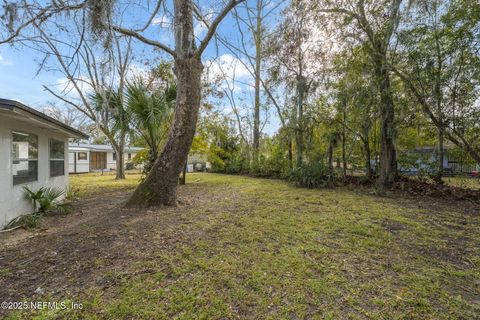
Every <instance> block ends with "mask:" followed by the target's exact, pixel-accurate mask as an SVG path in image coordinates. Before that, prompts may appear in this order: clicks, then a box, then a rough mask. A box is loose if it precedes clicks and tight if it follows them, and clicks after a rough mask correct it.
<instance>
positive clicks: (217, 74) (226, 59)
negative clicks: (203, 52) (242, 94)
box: [206, 53, 252, 81]
mask: <svg viewBox="0 0 480 320" xmlns="http://www.w3.org/2000/svg"><path fill="white" fill-rule="evenodd" d="M206 67H207V69H208V75H209V77H210V78H211V79H218V78H224V77H225V78H228V79H233V78H235V80H239V81H249V80H250V79H251V77H252V76H251V74H250V72H249V71H248V69H247V68H246V67H245V65H244V63H243V62H242V61H240V60H239V59H238V58H236V57H235V56H233V55H231V54H228V53H226V54H222V55H221V56H219V57H218V58H216V59H214V60H208V61H207V62H206Z"/></svg>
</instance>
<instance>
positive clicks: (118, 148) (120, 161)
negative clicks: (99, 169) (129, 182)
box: [111, 142, 125, 180]
mask: <svg viewBox="0 0 480 320" xmlns="http://www.w3.org/2000/svg"><path fill="white" fill-rule="evenodd" d="M111 144H112V148H113V151H115V154H116V156H117V159H116V160H115V164H116V171H115V179H116V180H122V179H125V162H124V159H125V158H124V157H125V155H124V151H125V146H124V144H123V143H122V142H120V144H116V143H112V142H111Z"/></svg>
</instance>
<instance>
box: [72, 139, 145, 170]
mask: <svg viewBox="0 0 480 320" xmlns="http://www.w3.org/2000/svg"><path fill="white" fill-rule="evenodd" d="M141 150H143V148H138V147H130V146H127V147H125V151H124V156H123V159H124V162H125V163H128V162H130V161H131V160H132V159H133V157H135V155H136V154H137V153H138V152H140V151H141ZM68 151H69V152H68V158H69V166H68V171H69V172H70V173H85V172H91V171H109V170H116V168H117V163H116V160H117V159H116V154H115V151H114V150H113V148H112V146H110V145H104V144H82V143H70V145H69V148H68Z"/></svg>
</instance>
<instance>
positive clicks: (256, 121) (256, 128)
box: [253, 1, 262, 163]
mask: <svg viewBox="0 0 480 320" xmlns="http://www.w3.org/2000/svg"><path fill="white" fill-rule="evenodd" d="M261 14H262V5H261V2H260V1H257V25H256V31H255V34H254V38H255V106H254V112H253V161H254V163H256V162H257V161H258V150H259V148H260V76H261V70H260V68H261V62H262V56H261V51H262V47H261V41H262V17H261Z"/></svg>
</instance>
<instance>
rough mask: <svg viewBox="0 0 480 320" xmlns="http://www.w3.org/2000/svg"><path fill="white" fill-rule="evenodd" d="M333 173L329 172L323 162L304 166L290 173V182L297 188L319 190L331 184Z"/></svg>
mask: <svg viewBox="0 0 480 320" xmlns="http://www.w3.org/2000/svg"><path fill="white" fill-rule="evenodd" d="M333 178H334V173H333V172H330V170H329V169H328V167H327V166H326V165H325V164H324V163H323V161H319V162H314V163H309V164H305V165H303V166H301V167H299V168H296V169H294V170H293V171H292V173H291V175H290V181H292V182H293V183H295V185H296V186H297V187H304V188H321V187H326V186H328V185H329V183H331V182H332V180H333Z"/></svg>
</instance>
